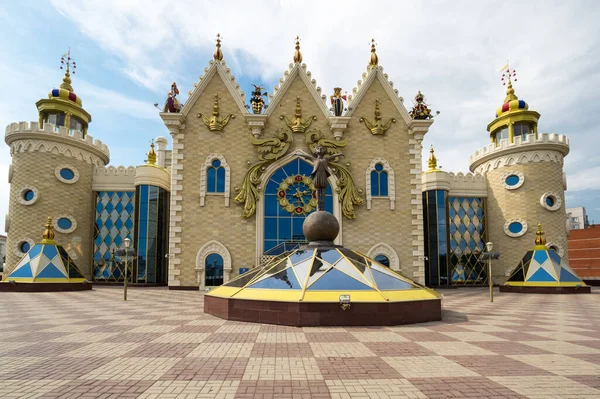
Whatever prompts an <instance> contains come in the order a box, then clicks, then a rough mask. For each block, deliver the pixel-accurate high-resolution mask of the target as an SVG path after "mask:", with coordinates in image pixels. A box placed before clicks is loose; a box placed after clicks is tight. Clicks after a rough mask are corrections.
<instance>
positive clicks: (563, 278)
mask: <svg viewBox="0 0 600 399" xmlns="http://www.w3.org/2000/svg"><path fill="white" fill-rule="evenodd" d="M560 282H561V283H581V282H582V281H581V279H580V278H579V277H577V276H574V275H572V274H571V273H570V272H569V271H567V270H566V269H563V268H561V269H560Z"/></svg>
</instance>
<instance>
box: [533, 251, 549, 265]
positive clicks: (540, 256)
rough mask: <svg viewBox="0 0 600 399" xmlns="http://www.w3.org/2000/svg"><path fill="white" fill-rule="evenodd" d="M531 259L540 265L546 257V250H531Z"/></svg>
mask: <svg viewBox="0 0 600 399" xmlns="http://www.w3.org/2000/svg"><path fill="white" fill-rule="evenodd" d="M533 259H535V261H536V262H537V263H539V264H540V265H541V264H542V263H544V262H545V261H546V259H548V252H547V251H543V250H537V251H534V252H533Z"/></svg>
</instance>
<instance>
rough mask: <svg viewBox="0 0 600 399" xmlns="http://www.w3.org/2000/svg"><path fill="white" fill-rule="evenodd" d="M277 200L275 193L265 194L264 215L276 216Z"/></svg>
mask: <svg viewBox="0 0 600 399" xmlns="http://www.w3.org/2000/svg"><path fill="white" fill-rule="evenodd" d="M279 208H280V206H279V201H278V199H277V196H275V195H265V216H277V212H278V211H279Z"/></svg>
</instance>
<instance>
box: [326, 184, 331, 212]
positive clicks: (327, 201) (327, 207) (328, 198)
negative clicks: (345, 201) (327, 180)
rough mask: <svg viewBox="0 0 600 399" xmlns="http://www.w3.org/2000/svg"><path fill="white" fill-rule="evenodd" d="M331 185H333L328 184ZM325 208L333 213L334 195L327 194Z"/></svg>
mask: <svg viewBox="0 0 600 399" xmlns="http://www.w3.org/2000/svg"><path fill="white" fill-rule="evenodd" d="M327 187H331V186H327ZM325 210H326V211H327V212H329V213H333V196H332V195H326V196H325Z"/></svg>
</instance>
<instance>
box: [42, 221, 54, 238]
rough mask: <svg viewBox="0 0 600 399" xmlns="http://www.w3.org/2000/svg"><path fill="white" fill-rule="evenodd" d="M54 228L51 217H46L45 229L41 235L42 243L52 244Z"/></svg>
mask: <svg viewBox="0 0 600 399" xmlns="http://www.w3.org/2000/svg"><path fill="white" fill-rule="evenodd" d="M53 229H54V227H52V216H48V220H47V221H46V229H45V230H44V232H43V233H42V243H43V244H50V243H53V242H54V231H53Z"/></svg>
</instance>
